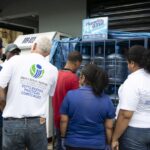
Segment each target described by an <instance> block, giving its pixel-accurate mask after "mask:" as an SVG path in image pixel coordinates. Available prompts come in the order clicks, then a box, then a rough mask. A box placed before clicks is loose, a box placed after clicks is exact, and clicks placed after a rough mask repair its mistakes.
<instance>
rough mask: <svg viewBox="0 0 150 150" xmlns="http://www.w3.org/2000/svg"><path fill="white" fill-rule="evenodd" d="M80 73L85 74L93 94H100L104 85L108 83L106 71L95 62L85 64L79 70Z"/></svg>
mask: <svg viewBox="0 0 150 150" xmlns="http://www.w3.org/2000/svg"><path fill="white" fill-rule="evenodd" d="M81 75H84V76H85V80H86V82H87V84H89V85H90V86H91V87H92V89H93V92H94V94H95V95H97V96H100V95H101V94H102V93H103V91H104V89H105V87H106V86H107V85H108V81H109V80H108V75H107V73H106V72H105V71H104V70H103V69H102V68H100V67H98V66H97V65H96V64H87V65H85V66H84V67H83V69H82V70H81Z"/></svg>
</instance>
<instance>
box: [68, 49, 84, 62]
mask: <svg viewBox="0 0 150 150" xmlns="http://www.w3.org/2000/svg"><path fill="white" fill-rule="evenodd" d="M68 60H69V61H71V62H77V61H79V62H82V55H81V54H80V52H79V51H72V52H70V53H69V55H68Z"/></svg>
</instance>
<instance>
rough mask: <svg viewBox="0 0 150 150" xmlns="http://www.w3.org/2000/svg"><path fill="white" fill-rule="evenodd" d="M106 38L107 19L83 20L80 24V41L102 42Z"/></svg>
mask: <svg viewBox="0 0 150 150" xmlns="http://www.w3.org/2000/svg"><path fill="white" fill-rule="evenodd" d="M107 38H108V17H99V18H91V19H84V20H83V22H82V40H83V41H91V40H103V39H107Z"/></svg>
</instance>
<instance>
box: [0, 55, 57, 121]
mask: <svg viewBox="0 0 150 150" xmlns="http://www.w3.org/2000/svg"><path fill="white" fill-rule="evenodd" d="M57 76H58V70H57V68H56V67H54V66H53V65H52V64H50V63H49V62H47V61H46V60H45V58H44V57H43V56H42V55H40V54H37V53H31V54H29V55H25V56H24V55H20V56H14V57H12V58H11V59H10V60H8V61H7V62H6V63H5V65H4V66H3V69H2V71H1V72H0V86H1V87H2V88H5V87H7V85H8V84H9V86H8V92H7V98H6V106H5V108H4V111H3V117H4V118H7V117H15V118H23V117H33V116H42V117H46V104H47V103H46V102H47V99H48V97H49V96H53V94H54V90H55V86H56V82H57Z"/></svg>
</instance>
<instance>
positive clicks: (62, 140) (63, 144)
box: [61, 138, 66, 150]
mask: <svg viewBox="0 0 150 150" xmlns="http://www.w3.org/2000/svg"><path fill="white" fill-rule="evenodd" d="M61 148H62V150H66V147H65V138H61Z"/></svg>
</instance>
